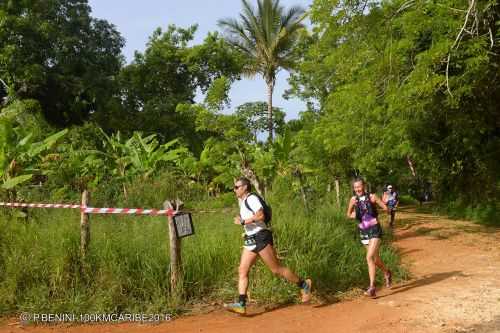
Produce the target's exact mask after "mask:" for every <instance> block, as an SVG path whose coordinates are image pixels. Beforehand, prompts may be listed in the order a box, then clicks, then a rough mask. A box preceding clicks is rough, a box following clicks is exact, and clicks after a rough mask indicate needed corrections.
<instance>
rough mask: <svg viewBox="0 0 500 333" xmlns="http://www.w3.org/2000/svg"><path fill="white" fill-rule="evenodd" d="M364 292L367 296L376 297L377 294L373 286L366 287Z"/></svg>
mask: <svg viewBox="0 0 500 333" xmlns="http://www.w3.org/2000/svg"><path fill="white" fill-rule="evenodd" d="M364 294H365V296H368V297H376V296H377V295H376V294H375V287H370V288H368V289H366V291H365V292H364Z"/></svg>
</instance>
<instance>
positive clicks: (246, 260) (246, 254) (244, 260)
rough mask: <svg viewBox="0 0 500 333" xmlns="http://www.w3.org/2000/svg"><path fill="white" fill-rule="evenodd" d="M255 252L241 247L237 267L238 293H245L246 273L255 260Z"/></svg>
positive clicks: (246, 285) (246, 287)
mask: <svg viewBox="0 0 500 333" xmlns="http://www.w3.org/2000/svg"><path fill="white" fill-rule="evenodd" d="M257 257H258V255H257V253H254V252H252V251H249V250H247V249H245V248H243V252H242V253H241V259H240V267H239V268H238V292H239V293H240V295H246V294H247V290H248V273H249V272H250V268H252V266H253V265H254V264H255V261H256V260H257Z"/></svg>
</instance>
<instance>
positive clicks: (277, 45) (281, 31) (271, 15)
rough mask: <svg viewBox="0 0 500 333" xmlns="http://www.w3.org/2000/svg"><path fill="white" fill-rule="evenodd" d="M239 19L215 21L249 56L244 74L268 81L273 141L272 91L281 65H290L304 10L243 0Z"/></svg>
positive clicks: (267, 0)
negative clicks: (257, 76)
mask: <svg viewBox="0 0 500 333" xmlns="http://www.w3.org/2000/svg"><path fill="white" fill-rule="evenodd" d="M242 4H243V11H242V12H241V13H240V17H239V21H238V20H236V19H232V18H227V19H222V20H219V21H218V25H219V26H220V27H221V28H223V29H225V32H226V40H227V41H228V42H229V43H230V44H231V45H233V46H235V47H236V48H237V49H239V50H240V51H241V52H243V54H244V55H245V56H246V57H247V58H248V64H247V65H246V66H245V68H244V74H246V75H247V76H249V77H253V76H255V75H257V74H260V75H262V77H263V79H264V81H265V82H266V84H267V98H268V103H267V112H268V131H269V138H268V139H269V142H272V141H273V91H274V84H275V82H276V75H277V73H278V71H279V70H280V69H282V68H283V69H286V70H289V69H291V67H292V63H293V59H292V52H293V49H294V46H295V45H296V41H297V38H298V32H299V30H300V29H302V28H304V24H303V23H302V20H303V19H304V18H305V10H304V9H303V8H302V7H300V6H293V7H290V8H289V9H285V8H284V7H283V6H281V5H280V0H257V8H253V7H252V6H251V5H250V4H249V3H248V0H242Z"/></svg>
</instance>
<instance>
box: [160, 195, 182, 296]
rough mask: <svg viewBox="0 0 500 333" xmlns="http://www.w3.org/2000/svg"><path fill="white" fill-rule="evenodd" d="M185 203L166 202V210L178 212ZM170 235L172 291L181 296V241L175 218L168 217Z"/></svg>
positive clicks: (178, 201)
mask: <svg viewBox="0 0 500 333" xmlns="http://www.w3.org/2000/svg"><path fill="white" fill-rule="evenodd" d="M182 205H183V203H182V202H181V201H180V200H175V202H172V201H170V200H166V201H165V202H164V203H163V208H164V209H174V210H176V211H178V210H180V209H181V208H182ZM168 233H169V241H170V290H171V292H172V293H173V294H175V295H179V294H180V293H181V289H180V287H181V286H182V260H181V240H180V239H178V238H177V235H176V234H175V226H174V218H173V217H172V216H169V217H168Z"/></svg>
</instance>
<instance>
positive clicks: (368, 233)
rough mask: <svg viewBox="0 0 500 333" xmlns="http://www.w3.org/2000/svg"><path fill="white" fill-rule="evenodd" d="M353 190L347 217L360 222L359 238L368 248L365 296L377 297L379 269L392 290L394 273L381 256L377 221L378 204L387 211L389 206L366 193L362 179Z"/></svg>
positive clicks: (356, 182) (380, 233)
mask: <svg viewBox="0 0 500 333" xmlns="http://www.w3.org/2000/svg"><path fill="white" fill-rule="evenodd" d="M353 189H354V193H355V195H354V196H353V197H352V198H351V200H350V201H349V207H348V208H347V217H349V218H353V219H354V218H355V219H357V220H358V221H359V224H358V228H359V236H360V237H361V243H362V244H363V245H364V246H365V248H366V261H367V263H368V274H369V276H370V286H369V287H368V289H367V290H366V291H365V295H366V296H370V297H375V296H376V293H375V274H376V268H377V267H378V268H380V269H381V270H382V271H383V272H384V278H385V284H386V286H387V287H388V288H390V286H391V283H392V273H391V271H390V270H389V269H387V268H386V267H385V265H384V263H383V262H382V259H381V258H380V255H379V248H380V242H381V238H382V228H381V227H380V224H379V222H378V219H377V216H378V213H377V207H376V204H377V205H379V206H380V207H381V208H382V209H383V210H385V211H387V206H386V205H385V204H384V203H383V202H382V201H381V200H380V199H379V198H378V197H377V196H376V195H375V194H370V193H368V192H366V191H365V183H364V181H363V180H362V179H356V180H355V181H354V183H353Z"/></svg>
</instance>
